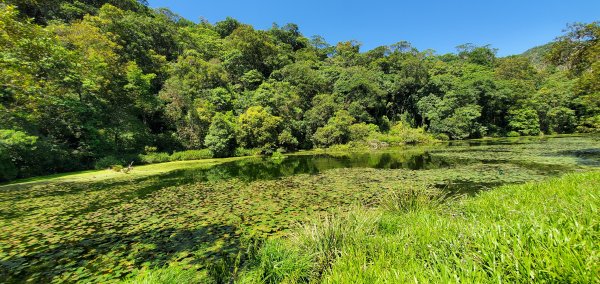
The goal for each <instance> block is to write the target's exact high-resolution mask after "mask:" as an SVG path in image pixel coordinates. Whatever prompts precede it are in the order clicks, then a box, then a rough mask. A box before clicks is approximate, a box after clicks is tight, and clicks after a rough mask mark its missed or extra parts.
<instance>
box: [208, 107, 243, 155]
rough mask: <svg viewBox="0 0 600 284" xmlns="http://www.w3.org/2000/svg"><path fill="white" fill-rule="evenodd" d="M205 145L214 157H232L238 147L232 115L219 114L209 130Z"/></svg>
mask: <svg viewBox="0 0 600 284" xmlns="http://www.w3.org/2000/svg"><path fill="white" fill-rule="evenodd" d="M204 144H206V147H208V149H209V150H210V151H211V153H212V155H213V156H214V157H217V158H218V157H231V156H233V154H234V152H235V148H236V146H237V144H236V139H235V121H234V117H233V114H232V113H226V114H222V113H217V114H216V115H215V117H214V118H213V121H212V123H211V125H210V128H209V129H208V135H206V139H205V140H204Z"/></svg>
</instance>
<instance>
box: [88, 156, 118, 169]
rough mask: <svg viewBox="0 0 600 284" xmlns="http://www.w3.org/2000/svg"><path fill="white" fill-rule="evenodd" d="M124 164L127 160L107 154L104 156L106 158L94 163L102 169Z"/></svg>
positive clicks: (97, 167)
mask: <svg viewBox="0 0 600 284" xmlns="http://www.w3.org/2000/svg"><path fill="white" fill-rule="evenodd" d="M124 164H125V161H124V160H122V159H119V158H117V157H115V156H107V157H104V158H102V159H99V160H98V161H96V164H95V165H94V167H95V168H96V169H97V170H102V169H110V168H112V167H113V166H123V165H124Z"/></svg>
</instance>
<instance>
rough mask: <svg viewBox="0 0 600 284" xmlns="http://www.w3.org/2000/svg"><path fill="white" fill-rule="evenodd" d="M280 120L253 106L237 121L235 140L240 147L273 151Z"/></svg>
mask: <svg viewBox="0 0 600 284" xmlns="http://www.w3.org/2000/svg"><path fill="white" fill-rule="evenodd" d="M281 123H282V119H281V118H280V117H278V116H274V115H272V114H270V113H269V112H267V110H266V109H265V108H263V107H261V106H253V107H250V108H249V109H247V110H246V112H244V113H243V114H241V115H240V116H239V118H238V121H237V139H238V142H239V144H240V145H241V146H242V147H246V148H261V149H263V151H265V152H268V151H273V150H274V149H275V147H276V145H277V138H278V136H279V131H280V130H279V129H280V128H281Z"/></svg>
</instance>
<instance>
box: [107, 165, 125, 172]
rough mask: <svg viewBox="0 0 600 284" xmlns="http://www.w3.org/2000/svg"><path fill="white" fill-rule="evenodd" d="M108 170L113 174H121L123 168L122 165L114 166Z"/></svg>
mask: <svg viewBox="0 0 600 284" xmlns="http://www.w3.org/2000/svg"><path fill="white" fill-rule="evenodd" d="M110 169H111V170H113V171H115V172H121V171H122V170H123V166H122V165H114V166H112V167H110Z"/></svg>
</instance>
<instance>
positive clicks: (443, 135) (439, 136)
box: [435, 133, 450, 141]
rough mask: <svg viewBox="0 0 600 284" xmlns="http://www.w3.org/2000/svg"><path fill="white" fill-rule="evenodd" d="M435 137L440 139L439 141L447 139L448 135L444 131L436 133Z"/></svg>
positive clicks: (448, 138)
mask: <svg viewBox="0 0 600 284" xmlns="http://www.w3.org/2000/svg"><path fill="white" fill-rule="evenodd" d="M435 139H437V140H440V141H449V140H450V136H448V134H446V133H438V134H436V135H435Z"/></svg>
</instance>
